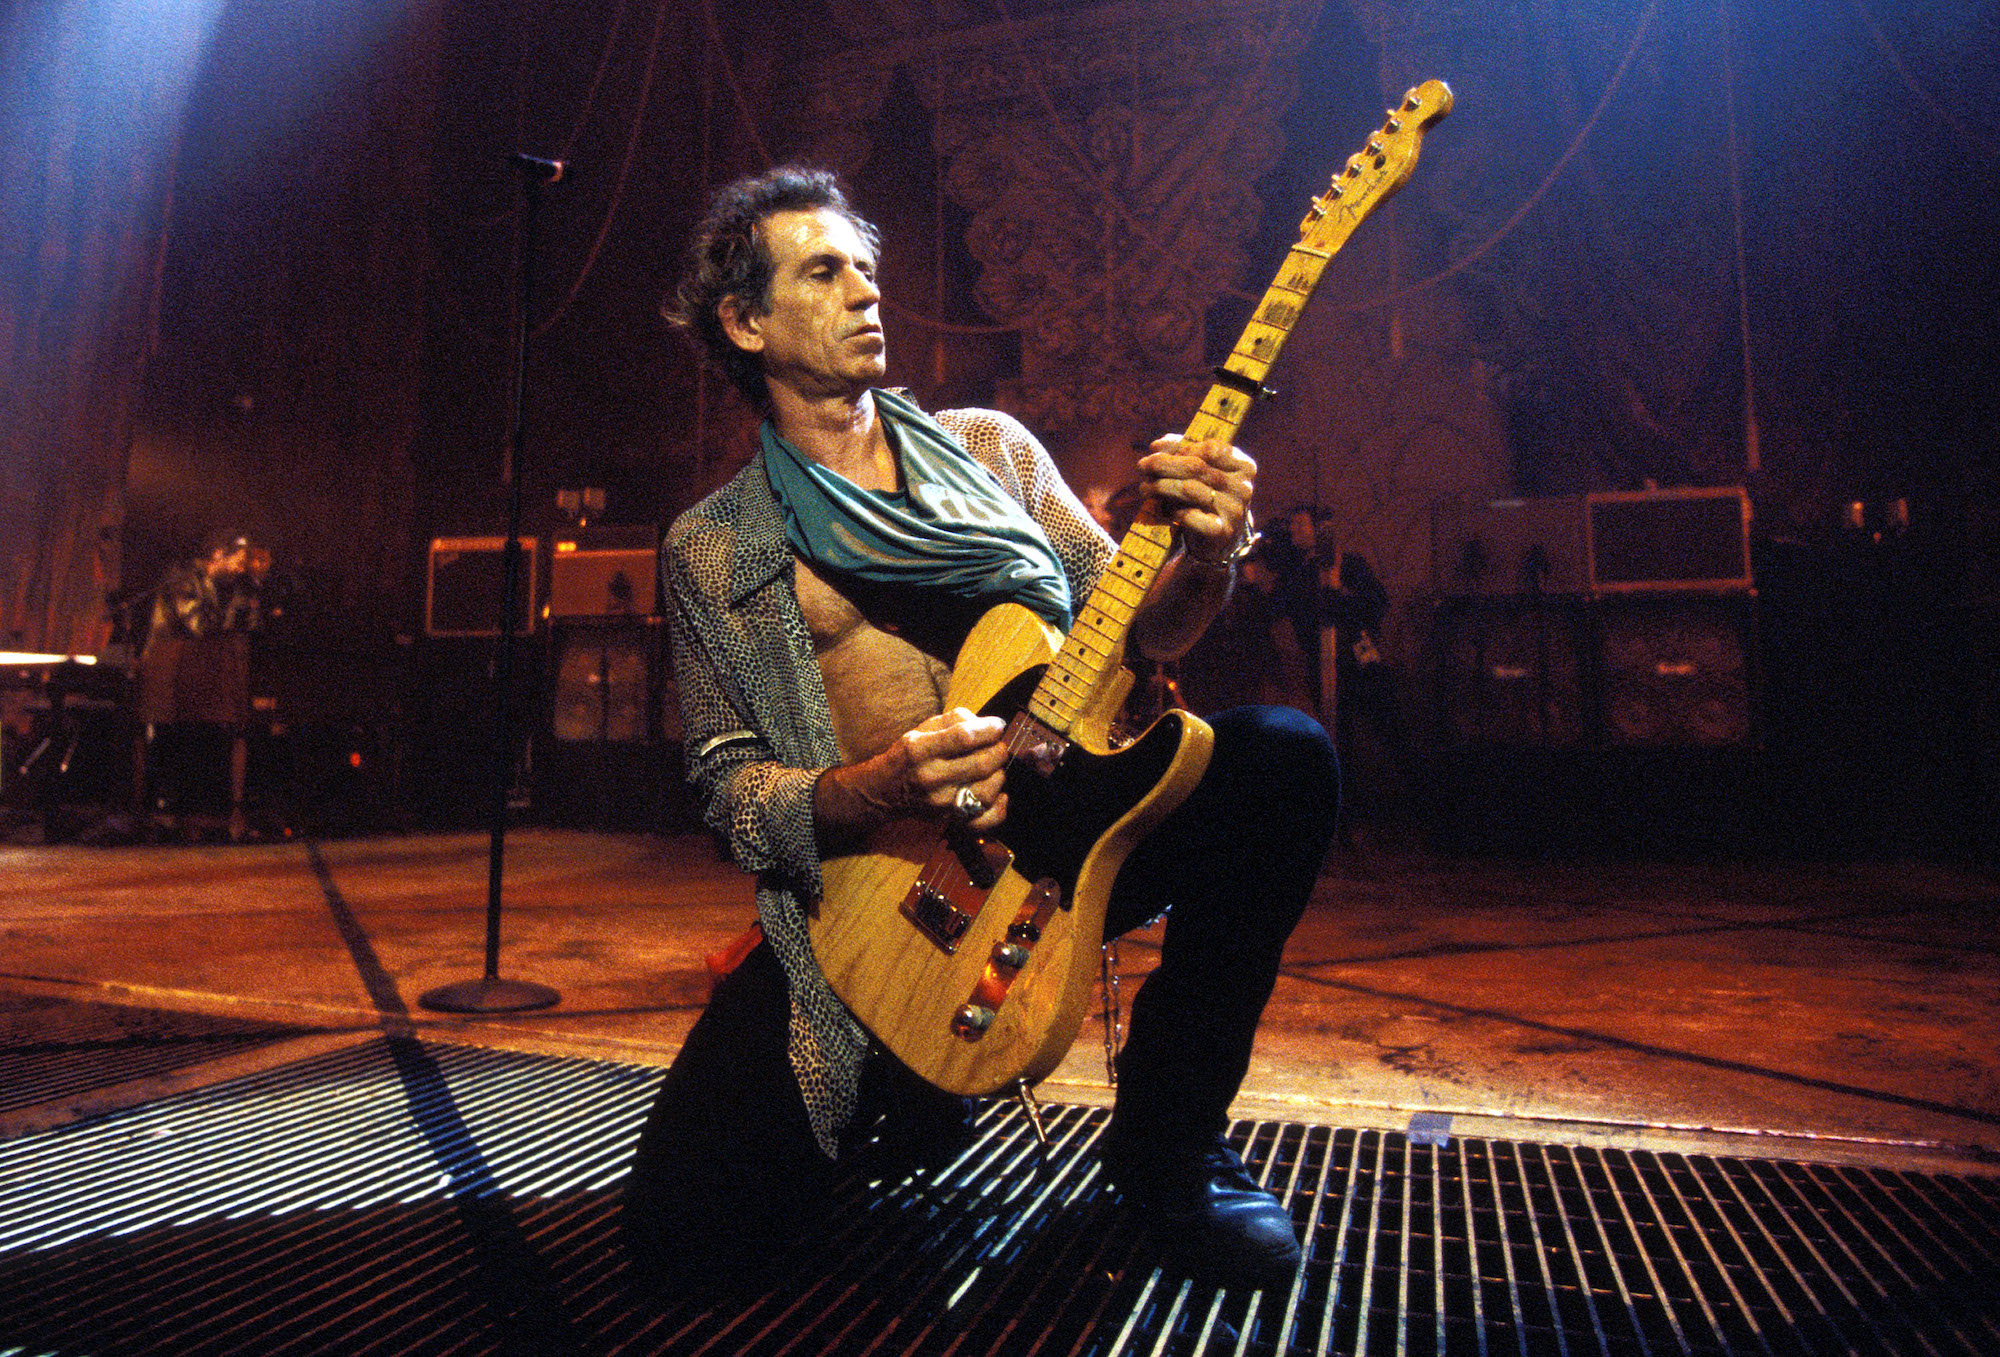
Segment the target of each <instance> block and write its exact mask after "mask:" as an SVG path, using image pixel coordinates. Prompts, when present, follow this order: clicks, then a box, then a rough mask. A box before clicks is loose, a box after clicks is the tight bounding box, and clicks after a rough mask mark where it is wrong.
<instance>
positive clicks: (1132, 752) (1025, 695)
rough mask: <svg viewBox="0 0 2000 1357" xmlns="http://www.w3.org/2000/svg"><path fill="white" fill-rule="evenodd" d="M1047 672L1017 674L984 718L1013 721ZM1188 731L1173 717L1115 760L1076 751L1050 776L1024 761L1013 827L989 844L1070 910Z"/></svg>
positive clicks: (1016, 774)
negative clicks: (1051, 886) (1110, 836)
mask: <svg viewBox="0 0 2000 1357" xmlns="http://www.w3.org/2000/svg"><path fill="white" fill-rule="evenodd" d="M1046 667H1047V666H1045V665H1037V666H1035V667H1034V668H1032V669H1029V670H1027V671H1025V672H1024V673H1021V674H1018V675H1016V676H1015V677H1014V679H1013V681H1012V682H1010V683H1008V684H1007V686H1006V687H1004V688H1002V689H1001V690H1000V691H999V692H998V693H996V694H995V695H994V697H993V700H992V701H990V702H988V703H987V704H986V706H985V707H984V708H983V709H982V711H981V714H982V715H986V716H998V717H1000V718H1002V719H1003V720H1010V719H1012V718H1013V716H1014V715H1015V713H1017V712H1018V711H1020V710H1021V709H1022V708H1023V707H1025V706H1026V705H1027V704H1028V700H1029V698H1030V697H1032V696H1033V694H1034V691H1035V686H1036V685H1037V684H1038V683H1040V682H1041V677H1042V671H1043V670H1044V669H1045V668H1046ZM1185 730H1186V725H1185V723H1184V722H1183V721H1182V719H1181V715H1180V713H1178V712H1174V711H1169V712H1167V713H1166V714H1165V715H1164V716H1162V717H1161V718H1160V719H1159V720H1158V721H1156V722H1155V723H1154V724H1153V725H1152V726H1151V727H1150V728H1149V729H1148V730H1147V731H1146V733H1145V734H1144V735H1142V736H1140V737H1139V739H1137V740H1135V741H1133V742H1132V743H1131V744H1129V745H1127V746H1125V747H1124V748H1123V749H1120V750H1117V751H1116V752H1114V753H1111V754H1094V753H1092V752H1091V751H1089V750H1088V749H1085V748H1083V747H1082V746H1081V745H1077V744H1072V745H1070V747H1069V752H1068V753H1066V754H1065V755H1064V756H1063V759H1062V762H1061V763H1059V764H1057V765H1056V769H1055V772H1054V773H1053V774H1051V775H1049V776H1048V777H1043V776H1042V775H1041V774H1040V773H1039V772H1037V771H1036V770H1035V769H1034V768H1033V767H1031V766H1029V765H1028V764H1027V763H1025V762H1023V761H1021V760H1018V759H1017V760H1015V761H1014V762H1013V763H1010V764H1009V765H1008V766H1007V803H1008V804H1007V820H1006V822H1005V823H1004V824H1002V825H1001V826H1000V828H999V830H998V831H997V832H996V833H995V834H993V835H992V836H990V837H993V838H996V839H998V840H999V841H1000V842H1001V843H1003V844H1005V845H1006V846H1007V847H1008V849H1009V850H1011V851H1012V852H1013V854H1014V870H1015V871H1016V872H1017V873H1019V874H1020V875H1021V876H1022V877H1024V878H1026V879H1027V880H1029V881H1040V880H1043V879H1044V878H1049V879H1053V880H1054V881H1055V882H1056V883H1057V884H1059V885H1060V886H1061V887H1062V892H1063V896H1062V898H1063V901H1064V903H1065V904H1067V903H1068V901H1069V899H1070V897H1071V894H1072V892H1073V891H1074V889H1075V887H1076V878H1077V874H1078V873H1079V872H1081V871H1082V869H1083V863H1084V859H1085V858H1086V857H1088V856H1089V854H1090V851H1091V849H1092V848H1094V847H1096V846H1097V842H1098V840H1100V839H1102V838H1103V837H1104V835H1105V833H1106V832H1107V831H1109V830H1110V828H1111V826H1112V825H1114V824H1116V823H1117V822H1118V821H1119V819H1120V818H1122V817H1123V816H1124V815H1125V814H1126V813H1128V812H1129V811H1130V810H1131V809H1132V808H1133V807H1134V806H1136V805H1138V804H1139V803H1140V802H1141V801H1143V800H1145V799H1146V797H1147V796H1148V795H1149V794H1151V793H1152V791H1153V789H1154V788H1155V787H1157V786H1159V784H1160V780H1161V779H1162V778H1164V777H1165V776H1166V775H1167V770H1168V769H1169V768H1170V767H1171V766H1172V764H1173V760H1174V755H1175V754H1176V753H1178V752H1179V750H1180V745H1181V737H1182V735H1183V733H1184V732H1185Z"/></svg>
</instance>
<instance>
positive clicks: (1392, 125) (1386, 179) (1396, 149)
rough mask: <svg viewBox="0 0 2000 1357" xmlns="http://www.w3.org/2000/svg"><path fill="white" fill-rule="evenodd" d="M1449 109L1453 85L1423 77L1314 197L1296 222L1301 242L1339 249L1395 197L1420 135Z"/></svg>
mask: <svg viewBox="0 0 2000 1357" xmlns="http://www.w3.org/2000/svg"><path fill="white" fill-rule="evenodd" d="M1450 112H1451V86H1449V85H1447V84H1445V83H1444V81H1442V80H1426V81H1425V82H1424V83H1423V84H1421V85H1418V86H1417V87H1416V88H1415V89H1412V90H1410V91H1409V92H1408V93H1406V94H1405V95H1404V96H1403V102H1402V103H1401V104H1400V105H1398V106H1397V107H1395V108H1393V109H1391V110H1389V119H1388V121H1387V122H1385V123H1383V124H1382V126H1381V128H1380V129H1378V130H1377V131H1376V132H1375V133H1374V135H1372V136H1370V137H1369V138H1368V144H1367V145H1366V146H1364V147H1362V148H1361V149H1360V150H1359V151H1357V152H1355V153H1354V154H1353V155H1351V156H1349V157H1348V158H1347V164H1346V166H1345V167H1344V168H1343V169H1342V170H1341V171H1340V173H1339V174H1336V175H1335V176H1334V177H1333V183H1332V184H1331V185H1330V186H1329V187H1328V188H1327V191H1326V192H1325V193H1323V194H1321V195H1320V196H1319V197H1317V198H1315V199H1313V203H1312V207H1311V208H1310V209H1308V210H1307V212H1306V218H1305V220H1304V221H1302V222H1300V223H1299V239H1300V241H1301V243H1303V244H1305V245H1307V246H1311V247H1314V248H1318V249H1325V250H1333V249H1338V248H1339V247H1340V245H1341V243H1342V242H1343V241H1345V240H1346V239H1347V234H1348V232H1350V231H1352V230H1353V229H1354V228H1355V227H1356V226H1359V225H1360V224H1361V222H1362V219H1363V218H1365V217H1366V216H1367V215H1368V214H1369V213H1370V212H1373V211H1374V210H1375V209H1376V208H1377V207H1380V206H1381V205H1382V204H1383V203H1385V202H1387V201H1388V200H1389V199H1390V198H1391V197H1393V196H1394V194H1395V192H1396V190H1397V189H1399V188H1401V187H1402V186H1403V185H1404V183H1405V182H1406V181H1407V180H1408V179H1409V177H1410V172H1411V171H1412V170H1414V169H1416V167H1417V153H1418V152H1419V151H1421V150H1422V149H1423V144H1424V133H1425V132H1427V131H1429V130H1430V127H1431V125H1432V124H1433V123H1436V122H1438V121H1440V120H1441V119H1443V118H1444V116H1445V115H1446V114H1448V113H1450Z"/></svg>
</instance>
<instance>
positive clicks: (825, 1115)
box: [660, 410, 1116, 1158]
mask: <svg viewBox="0 0 2000 1357" xmlns="http://www.w3.org/2000/svg"><path fill="white" fill-rule="evenodd" d="M935 418H936V419H937V422H938V423H939V424H940V425H941V426H943V428H944V429H945V430H946V432H948V433H950V434H951V435H952V436H953V437H955V438H957V439H958V440H959V442H961V443H962V444H964V445H965V447H966V449H967V450H968V451H970V452H971V453H972V455H973V456H974V457H975V458H976V459H977V460H978V461H979V463H980V464H981V465H982V466H984V467H985V468H986V469H987V470H988V471H990V472H991V473H992V474H993V476H994V478H995V479H996V480H998V481H999V482H1000V485H1001V487H1002V488H1003V489H1004V490H1006V492H1007V493H1008V494H1010V495H1012V496H1013V497H1014V498H1015V499H1016V500H1018V501H1019V502H1020V503H1021V505H1022V506H1023V507H1024V508H1026V509H1027V511H1028V513H1029V515H1030V516H1031V517H1033V518H1034V520H1035V521H1036V522H1037V523H1038V524H1040V525H1041V528H1042V531H1043V532H1044V533H1046V534H1047V535H1048V538H1049V543H1050V545H1051V546H1053V547H1054V548H1055V552H1056V556H1057V558H1058V560H1060V562H1061V563H1062V568H1063V571H1064V573H1065V574H1066V575H1067V576H1068V578H1069V586H1070V595H1071V597H1072V598H1074V599H1076V600H1077V601H1078V602H1079V603H1081V601H1082V600H1083V599H1085V598H1087V597H1088V596H1089V594H1090V591H1091V590H1092V589H1093V588H1094V587H1095V586H1096V583H1097V576H1098V572H1099V571H1101V570H1102V569H1103V568H1104V566H1105V564H1106V563H1107V562H1108V561H1109V560H1110V559H1111V557H1112V556H1113V555H1114V554H1115V551H1116V547H1115V545H1114V543H1113V542H1112V541H1111V539H1110V537H1109V536H1107V535H1106V534H1105V532H1104V530H1103V529H1102V528H1100V527H1099V526H1098V525H1097V523H1096V521H1095V520H1093V519H1092V518H1091V516H1090V514H1089V512H1088V511H1087V510H1086V509H1085V508H1084V506H1083V504H1082V503H1081V502H1080V501H1079V500H1078V499H1077V497H1076V495H1075V494H1074V493H1073V492H1072V491H1071V490H1070V488H1069V486H1068V485H1067V484H1066V483H1065V482H1064V481H1063V479H1062V475H1061V473H1060V472H1058V471H1057V470H1056V466H1055V463H1054V462H1053V461H1052V460H1051V459H1050V457H1049V454H1048V452H1047V451H1046V450H1045V449H1044V448H1043V447H1042V445H1041V444H1040V443H1039V442H1038V441H1036V439H1035V437H1034V435H1032V434H1030V433H1029V432H1028V431H1027V430H1026V429H1025V428H1023V427H1022V426H1021V424H1020V423H1019V422H1018V421H1016V420H1015V419H1013V418H1012V417H1010V416H1008V415H1004V414H1001V413H999V412H997V411H991V410H946V411H943V412H941V413H939V414H938V415H936V416H935ZM660 552H661V568H662V573H663V576H664V578H665V580H666V583H667V591H668V597H669V603H670V606H671V609H672V613H671V626H672V636H673V656H674V669H675V675H676V678H677V680H678V683H679V688H680V700H681V712H682V721H683V726H684V738H685V740H686V750H687V773H688V778H689V780H690V781H691V782H692V783H693V784H694V786H695V789H696V793H697V796H698V798H699V800H700V803H701V805H702V807H703V818H704V819H705V820H706V822H707V824H708V825H709V827H710V828H712V829H714V830H715V831H716V832H717V833H719V834H721V835H722V836H723V837H724V838H725V839H726V840H727V842H728V844H729V849H730V852H731V854H732V855H733V856H734V858H735V859H736V862H737V863H738V865H740V866H741V867H743V868H744V869H745V870H746V871H751V872H755V873H756V874H757V913H758V917H759V918H760V919H761V920H762V922H763V925H764V936H765V937H766V938H767V939H769V940H770V943H771V947H772V949H773V950H774V951H775V952H776V953H777V957H778V961H779V963H780V964H781V965H782V966H783V968H784V971H785V977H786V980H787V982H788V988H789V989H790V992H791V1003H792V1012H791V1026H790V1038H789V1045H788V1051H789V1054H790V1058H791V1063H792V1071H793V1073H794V1075H795V1076H796V1077H797V1079H798V1084H799V1090H800V1092H801V1093H802V1094H803V1095H804V1098H805V1105H806V1112H807V1115H808V1117H809V1118H810V1120H811V1123H812V1129H813V1136H814V1138H815V1139H816V1140H817V1141H818V1143H819V1147H820V1149H821V1151H822V1152H824V1153H825V1154H826V1155H827V1156H828V1157H829V1158H832V1157H835V1156H836V1155H837V1153H838V1148H839V1137H840V1133H841V1130H842V1129H843V1128H844V1127H845V1126H846V1125H847V1124H848V1122H849V1121H851V1120H852V1119H853V1116H854V1112H855V1101H856V1093H857V1089H858V1086H859V1083H860V1078H861V1066H862V1062H863V1060H864V1058H865V1057H866V1056H867V1054H868V1051H869V1036H868V1033H867V1032H866V1031H865V1030H864V1029H863V1028H862V1026H861V1024H860V1023H859V1022H857V1021H856V1020H855V1019H854V1017H853V1015H852V1014H850V1013H849V1012H848V1011H847V1009H846V1007H845V1006H844V1005H842V1004H841V1002H840V1000H839V999H838V998H836V997H835V996H834V993H833V990H832V989H831V988H830V987H828V985H827V983H826V980H825V978H824V977H822V976H821V975H820V972H819V967H818V964H817V963H816V962H815V961H814V959H813V954H812V947H811V945H810V943H809V941H808V939H807V935H806V924H805V908H806V904H807V902H809V901H812V900H815V899H817V898H819V895H820V893H821V890H822V887H821V881H820V859H819V851H818V847H817V844H816V841H815V835H814V829H813V784H814V783H815V782H816V781H817V780H818V779H819V776H820V774H821V773H823V772H825V771H826V770H827V769H828V768H831V767H834V766H835V765H837V764H838V763H839V762H840V748H839V744H838V742H837V740H836V739H835V737H834V730H833V718H832V714H831V712H830V710H829V708H828V704H827V698H826V689H825V687H824V686H823V685H822V683H821V680H820V672H819V665H818V663H817V662H816V661H815V660H814V658H813V650H812V638H811V636H810V635H809V634H808V632H807V630H806V622H805V617H804V615H803V614H802V613H801V612H800V611H799V601H798V594H797V592H796V590H795V589H794V587H793V576H792V555H791V551H790V549H789V548H788V547H787V546H786V543H785V522H784V512H783V510H782V509H781V508H780V507H779V506H778V504H777V502H776V500H774V499H773V498H772V496H771V488H770V483H769V482H768V481H767V480H766V479H765V476H764V468H763V460H762V454H761V453H759V454H757V455H756V456H754V457H753V458H752V459H751V461H750V463H749V465H748V466H746V467H744V469H743V470H742V471H741V472H739V473H738V474H737V475H736V477H735V478H734V479H733V480H731V481H730V482H729V483H728V484H727V485H724V486H723V487H722V488H720V489H719V490H717V491H715V493H713V494H711V495H710V496H708V498H706V499H704V500H703V501H702V502H701V503H699V504H697V505H695V506H694V508H692V509H690V510H688V511H687V512H686V513H685V514H683V515H681V517H680V518H679V519H677V520H676V521H675V523H674V525H673V528H672V529H671V530H670V531H669V533H668V534H667V539H666V541H665V542H664V543H663V544H662V546H661V548H660Z"/></svg>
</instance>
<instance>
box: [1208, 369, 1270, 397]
mask: <svg viewBox="0 0 2000 1357" xmlns="http://www.w3.org/2000/svg"><path fill="white" fill-rule="evenodd" d="M1215 380H1216V381H1218V382H1220V383H1222V385H1224V386H1226V387H1229V388H1230V389H1231V390H1234V391H1241V392H1242V393H1243V394H1244V395H1246V396H1248V397H1249V398H1250V399H1251V400H1253V401H1267V400H1269V399H1271V397H1273V396H1275V395H1277V394H1278V393H1277V391H1276V390H1275V389H1274V388H1272V387H1268V386H1265V385H1264V384H1263V383H1262V382H1260V381H1258V380H1257V379H1256V378H1255V377H1246V376H1244V375H1243V374H1242V373H1240V372H1237V371H1235V370H1234V369H1233V368H1228V367H1224V366H1223V365H1222V364H1221V363H1217V364H1216V365H1215Z"/></svg>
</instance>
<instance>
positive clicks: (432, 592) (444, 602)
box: [424, 536, 536, 636]
mask: <svg viewBox="0 0 2000 1357" xmlns="http://www.w3.org/2000/svg"><path fill="white" fill-rule="evenodd" d="M514 540H515V541H517V542H519V543H520V545H521V556H520V562H519V567H518V569H517V570H516V571H515V575H514V632H515V634H516V635H518V636H526V635H528V634H529V633H530V632H532V631H533V630H534V628H535V622H534V619H535V546H536V541H535V539H534V538H532V537H517V538H515V539H514ZM506 544H507V539H506V538H504V537H498V536H495V537H435V538H432V539H431V552H430V569H429V572H428V574H427V576H426V579H425V583H424V634H425V635H427V636H498V635H499V634H500V603H501V601H500V593H501V589H502V587H503V586H504V584H505V576H504V575H503V574H502V570H503V566H502V559H503V558H504V556H505V552H504V551H503V548H504V547H505V546H506Z"/></svg>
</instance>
